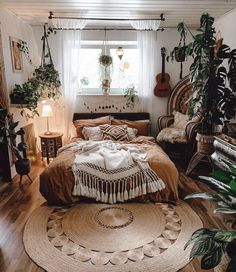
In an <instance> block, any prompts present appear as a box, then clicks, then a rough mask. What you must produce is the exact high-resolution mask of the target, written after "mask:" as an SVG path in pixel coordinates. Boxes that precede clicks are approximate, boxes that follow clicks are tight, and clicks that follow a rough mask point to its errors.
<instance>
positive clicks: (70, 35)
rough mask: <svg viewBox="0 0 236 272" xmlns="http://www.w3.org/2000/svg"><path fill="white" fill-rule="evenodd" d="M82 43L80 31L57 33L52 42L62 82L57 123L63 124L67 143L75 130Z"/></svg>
mask: <svg viewBox="0 0 236 272" xmlns="http://www.w3.org/2000/svg"><path fill="white" fill-rule="evenodd" d="M80 41H81V32H80V31H79V30H63V31H57V34H56V35H55V37H54V38H53V41H52V43H53V51H52V52H56V54H55V66H56V68H57V69H58V70H59V74H60V78H61V82H62V87H61V89H62V104H63V107H62V108H60V109H58V110H57V122H60V123H63V126H62V127H63V130H64V131H63V132H64V141H65V142H68V141H69V140H70V139H71V137H72V136H73V130H74V127H73V123H72V119H73V113H74V112H75V104H76V94H77V91H78V74H79V51H80Z"/></svg>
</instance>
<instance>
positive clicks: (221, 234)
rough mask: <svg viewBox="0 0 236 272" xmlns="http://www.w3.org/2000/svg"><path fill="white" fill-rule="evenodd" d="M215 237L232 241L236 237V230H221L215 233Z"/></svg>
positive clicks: (224, 240) (219, 239)
mask: <svg viewBox="0 0 236 272" xmlns="http://www.w3.org/2000/svg"><path fill="white" fill-rule="evenodd" d="M214 239H215V240H218V241H223V242H231V241H232V240H234V239H236V231H233V230H231V231H230V230H219V231H218V232H217V233H215V235H214Z"/></svg>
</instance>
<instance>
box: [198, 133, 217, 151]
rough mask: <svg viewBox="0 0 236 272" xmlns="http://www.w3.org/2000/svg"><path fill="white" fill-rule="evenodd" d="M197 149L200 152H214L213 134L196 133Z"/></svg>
mask: <svg viewBox="0 0 236 272" xmlns="http://www.w3.org/2000/svg"><path fill="white" fill-rule="evenodd" d="M196 140H197V151H198V152H199V153H202V154H206V155H211V154H212V153H213V152H214V146H213V142H214V136H213V135H204V134H200V133H197V136H196Z"/></svg>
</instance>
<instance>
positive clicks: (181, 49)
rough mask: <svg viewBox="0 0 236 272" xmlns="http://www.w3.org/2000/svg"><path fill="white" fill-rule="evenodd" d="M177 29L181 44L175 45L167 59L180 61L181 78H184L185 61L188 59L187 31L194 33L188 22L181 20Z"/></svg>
mask: <svg viewBox="0 0 236 272" xmlns="http://www.w3.org/2000/svg"><path fill="white" fill-rule="evenodd" d="M177 30H178V32H179V35H180V40H179V44H178V46H175V47H174V49H173V50H172V51H171V52H170V55H169V56H167V58H166V59H167V61H169V59H171V61H172V62H173V61H174V60H175V61H176V62H180V76H179V77H180V79H182V77H183V62H184V61H185V60H186V58H187V52H186V50H187V46H186V38H187V33H188V32H189V33H190V34H191V35H192V36H193V34H192V33H191V31H190V30H189V28H188V27H187V26H186V24H185V23H184V22H180V23H179V24H178V25H177Z"/></svg>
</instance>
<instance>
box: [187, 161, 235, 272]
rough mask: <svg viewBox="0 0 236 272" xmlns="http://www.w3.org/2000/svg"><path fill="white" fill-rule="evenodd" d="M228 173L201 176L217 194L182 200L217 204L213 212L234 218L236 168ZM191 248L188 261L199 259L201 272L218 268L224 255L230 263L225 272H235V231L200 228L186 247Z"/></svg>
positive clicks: (233, 167) (205, 194)
mask: <svg viewBox="0 0 236 272" xmlns="http://www.w3.org/2000/svg"><path fill="white" fill-rule="evenodd" d="M228 169H229V172H227V171H222V170H216V171H214V172H213V173H212V174H211V176H210V177H205V176H200V177H199V178H200V181H201V182H203V183H205V184H207V185H208V186H209V187H210V188H211V189H212V190H214V191H215V192H216V193H209V192H200V193H193V194H191V195H188V196H187V197H186V198H185V199H194V198H200V199H205V200H209V201H213V202H215V203H217V205H218V207H217V208H216V209H215V210H214V212H220V213H225V214H233V215H235V214H236V167H235V166H233V165H228ZM190 244H193V247H192V249H191V253H190V259H193V258H195V257H198V256H202V259H201V268H202V269H211V268H214V267H215V266H217V265H218V264H219V263H220V261H221V259H222V256H223V254H225V253H226V252H227V253H228V255H229V256H230V258H231V260H230V263H229V265H228V268H227V270H226V272H234V271H236V231H235V230H220V229H207V228H202V229H199V230H197V231H195V232H194V233H193V234H192V237H191V239H190V240H189V241H188V242H187V244H186V245H185V248H187V247H188V246H189V245H190Z"/></svg>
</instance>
